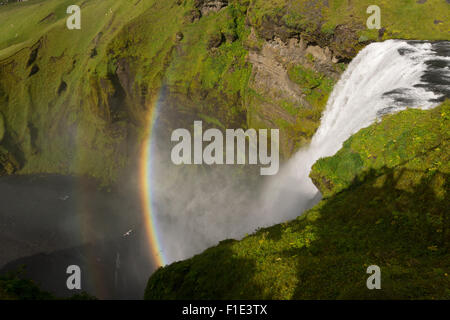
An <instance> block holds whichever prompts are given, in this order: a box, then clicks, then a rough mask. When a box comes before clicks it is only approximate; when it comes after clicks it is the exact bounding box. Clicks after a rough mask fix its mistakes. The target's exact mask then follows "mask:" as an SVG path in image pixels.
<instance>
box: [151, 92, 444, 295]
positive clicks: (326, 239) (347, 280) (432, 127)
mask: <svg viewBox="0 0 450 320" xmlns="http://www.w3.org/2000/svg"><path fill="white" fill-rule="evenodd" d="M449 114H450V102H449V101H447V102H446V103H445V104H444V105H442V106H441V107H438V108H436V109H434V110H430V111H419V110H407V111H404V112H401V113H399V114H396V115H392V116H388V117H387V118H386V119H385V120H384V121H383V122H381V123H380V124H374V125H372V126H371V127H369V128H367V129H363V130H361V131H360V132H359V133H357V134H356V135H355V136H354V137H352V138H351V139H350V140H348V141H347V142H346V144H345V147H344V148H343V149H342V150H341V151H340V152H339V153H338V155H336V156H335V157H331V158H327V159H324V160H321V161H320V162H319V164H320V165H319V164H317V165H316V166H315V167H314V170H313V175H314V176H316V177H317V176H320V177H323V178H324V179H327V180H330V181H335V180H337V179H338V178H336V177H335V176H334V174H339V175H341V173H342V175H343V177H340V176H339V178H340V179H341V180H339V181H345V183H344V182H340V184H336V185H337V186H338V187H336V188H334V189H332V191H330V192H329V193H328V197H326V198H325V199H324V200H322V201H321V202H320V203H319V204H318V205H317V206H316V207H314V208H313V209H311V210H310V211H308V212H307V213H306V214H304V215H302V216H300V217H299V218H297V219H296V220H293V221H290V222H286V223H283V224H279V225H276V226H274V227H271V228H267V229H261V230H259V231H257V232H256V233H255V234H253V235H250V236H248V237H246V238H244V239H243V240H242V241H233V240H228V241H224V242H222V243H220V244H219V245H218V246H216V247H213V248H210V249H208V250H206V251H205V252H204V253H202V254H200V255H197V256H195V257H193V258H191V259H189V260H186V261H182V262H177V263H174V264H172V265H170V266H167V267H164V268H160V269H159V270H158V271H157V272H156V273H155V274H154V275H153V276H152V277H151V278H150V280H149V283H148V286H147V290H146V294H145V298H147V299H180V298H182V299H183V298H196V299H230V298H231V299H260V298H266V299H336V298H339V299H340V298H343V299H346V298H348V299H359V298H386V299H391V298H402V299H449V298H450V290H449V289H448V288H450V279H449V277H448V273H449V271H450V255H449V252H448V246H449V240H450V229H449V227H450V221H449V218H448V212H449V206H448V203H449V197H448V192H449V190H450V189H449V180H448V179H449V173H450V167H449V156H450V154H449V148H448V142H449V132H448V128H449ZM394 145H395V146H394ZM386 146H390V147H388V148H387V147H386ZM367 148H370V150H367ZM389 148H390V149H389ZM388 149H389V150H388ZM368 152H369V153H370V154H369V155H368ZM357 158H358V159H368V160H367V161H365V160H361V161H359V160H358V161H354V159H357ZM355 163H358V166H356V168H357V170H355V169H354V168H355ZM336 164H337V165H338V166H339V168H338V169H337V170H338V171H336V168H335V167H336ZM361 164H362V165H361ZM338 191H340V192H338ZM372 264H375V265H378V266H380V268H381V272H382V290H373V291H370V290H368V289H367V288H366V279H367V277H368V275H367V274H366V273H365V272H366V268H367V267H368V266H369V265H372Z"/></svg>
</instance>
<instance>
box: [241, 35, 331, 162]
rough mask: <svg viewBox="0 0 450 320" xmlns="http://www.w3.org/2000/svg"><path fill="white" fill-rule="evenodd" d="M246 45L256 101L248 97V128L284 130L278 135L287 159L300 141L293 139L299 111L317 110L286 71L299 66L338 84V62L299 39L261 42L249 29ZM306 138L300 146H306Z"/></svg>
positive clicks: (297, 138) (296, 137) (321, 50)
mask: <svg viewBox="0 0 450 320" xmlns="http://www.w3.org/2000/svg"><path fill="white" fill-rule="evenodd" d="M255 43H260V46H256V45H253V46H252V45H250V44H255ZM248 44H249V56H248V60H249V62H250V63H252V65H253V71H252V77H251V79H250V82H249V88H250V89H251V92H254V93H256V96H258V97H259V98H257V97H255V96H254V95H253V96H252V95H251V94H250V96H251V98H249V103H248V109H249V113H248V122H249V125H250V127H278V128H280V129H283V130H281V132H280V133H281V153H282V155H283V156H284V157H289V156H290V155H291V154H292V153H293V152H294V151H295V150H296V149H297V148H298V147H299V145H298V144H297V145H296V142H299V139H302V137H301V135H299V136H295V135H296V134H297V133H298V131H296V130H295V126H296V125H297V120H298V114H299V113H300V112H301V110H302V109H310V110H311V109H316V108H318V106H316V105H313V104H312V103H311V102H309V101H308V99H306V96H305V91H304V89H305V88H302V87H301V86H299V85H298V84H297V83H295V82H294V81H292V80H291V79H290V77H289V74H288V71H289V69H290V68H292V67H294V66H296V65H302V66H307V67H308V68H310V69H311V70H315V71H317V72H318V73H320V74H323V75H326V76H327V77H329V78H332V79H335V80H337V79H338V77H339V74H340V72H339V71H338V69H337V68H336V66H335V63H336V62H337V60H336V58H335V57H333V56H332V53H331V50H330V49H329V48H328V47H325V48H321V47H320V46H316V45H308V42H307V41H305V40H304V39H303V38H302V37H298V38H288V39H287V40H286V41H283V40H282V39H281V38H278V37H275V38H274V39H273V40H261V39H258V35H257V33H256V31H255V29H252V31H251V34H250V36H249V39H248ZM286 105H289V106H290V108H286V107H285V106H286ZM305 138H306V139H304V141H303V142H300V144H302V143H304V142H306V140H307V137H305Z"/></svg>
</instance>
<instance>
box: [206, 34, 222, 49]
mask: <svg viewBox="0 0 450 320" xmlns="http://www.w3.org/2000/svg"><path fill="white" fill-rule="evenodd" d="M223 41H224V36H223V33H222V32H217V33H214V34H212V35H211V37H210V38H209V40H208V49H212V48H218V47H220V45H221V44H222V42H223Z"/></svg>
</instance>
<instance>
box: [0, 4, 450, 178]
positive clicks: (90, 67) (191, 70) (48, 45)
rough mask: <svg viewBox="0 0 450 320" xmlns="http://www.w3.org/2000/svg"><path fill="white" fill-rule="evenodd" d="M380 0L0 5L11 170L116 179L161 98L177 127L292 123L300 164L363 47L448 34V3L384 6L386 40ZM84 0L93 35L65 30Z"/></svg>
mask: <svg viewBox="0 0 450 320" xmlns="http://www.w3.org/2000/svg"><path fill="white" fill-rule="evenodd" d="M369 2H370V1H358V2H354V1H286V0H277V1H270V2H267V1H262V0H261V1H259V0H257V1H251V2H250V1H246V0H230V1H215V0H214V1H207V0H195V1H194V0H192V1H191V0H185V1H182V0H171V1H165V2H164V3H162V2H158V1H135V2H134V3H130V2H129V1H113V0H106V1H100V0H94V1H90V2H83V1H75V2H73V1H57V0H47V1H28V2H21V3H12V4H7V5H4V6H1V7H0V18H1V19H0V21H2V30H4V32H2V35H1V36H0V174H13V173H36V172H48V173H63V174H69V173H70V174H87V175H90V176H94V177H97V178H99V179H100V180H101V181H102V182H103V183H104V184H110V183H112V182H113V181H115V180H116V179H117V177H118V175H119V173H120V172H121V170H122V169H124V168H126V167H127V166H128V165H130V164H132V161H133V159H134V158H136V156H137V154H138V152H139V148H140V145H141V143H142V141H143V139H144V138H145V137H146V133H147V132H146V129H147V128H146V127H147V125H148V124H147V120H146V118H147V116H148V114H149V112H150V111H152V110H153V108H155V105H156V104H157V102H158V101H159V102H161V103H163V104H164V106H162V107H161V108H162V109H164V110H167V113H166V114H162V115H161V117H162V120H161V121H162V122H164V123H165V124H166V126H167V131H170V130H171V129H172V128H176V127H180V126H183V127H188V126H190V125H191V124H192V121H191V120H192V119H194V118H195V119H197V120H198V119H199V118H201V119H202V120H204V122H205V123H206V125H207V126H214V127H218V128H222V129H223V128H236V127H242V128H247V127H253V128H261V127H271V128H280V129H281V130H280V133H281V151H282V157H284V158H288V157H289V156H290V155H291V154H292V153H293V152H294V151H295V150H296V149H298V148H299V147H300V146H302V145H304V144H305V143H307V142H308V141H309V139H310V138H311V136H312V135H313V133H314V132H315V130H316V129H317V127H318V124H319V121H320V114H321V112H322V110H323V108H324V106H325V103H326V100H327V97H328V95H329V93H330V92H331V90H332V87H333V85H334V83H335V82H336V80H337V79H338V77H339V75H340V74H341V73H342V71H343V70H344V69H345V66H346V63H347V62H348V61H349V60H350V59H351V58H352V57H353V56H354V55H355V54H356V53H357V51H358V50H359V49H360V48H362V47H363V46H364V45H366V44H367V43H369V42H370V41H377V40H382V39H387V38H392V37H402V38H416V39H438V38H440V39H442V38H444V39H445V38H448V21H449V20H450V19H446V17H445V14H446V12H448V11H446V10H443V9H445V8H446V6H448V4H447V3H446V2H445V1H438V0H435V1H425V2H424V3H422V2H421V3H416V2H415V1H410V3H408V6H405V5H404V4H401V5H400V4H396V3H392V4H384V5H383V6H382V14H383V15H382V17H383V23H382V24H383V27H384V28H383V29H382V31H380V32H379V31H377V30H375V31H367V29H365V27H364V26H365V20H366V19H367V16H368V15H367V14H366V13H365V9H366V8H367V6H368V5H369V4H370V3H369ZM72 4H78V5H80V7H81V10H82V22H81V23H82V25H81V30H68V29H67V28H66V26H65V20H66V19H67V16H68V15H67V14H66V8H67V7H68V6H69V5H72ZM383 12H384V13H383ZM25 16H26V17H28V18H27V19H26V21H24V19H23V17H25ZM419 16H420V19H418V17H419ZM17 21H24V22H23V23H21V24H18V23H17ZM411 21H414V23H413V26H411ZM436 21H437V22H436ZM416 22H417V24H419V23H420V25H421V27H420V28H415V27H414V25H415V24H416ZM173 115H175V116H173Z"/></svg>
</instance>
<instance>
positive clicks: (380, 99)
mask: <svg viewBox="0 0 450 320" xmlns="http://www.w3.org/2000/svg"><path fill="white" fill-rule="evenodd" d="M445 45H446V47H445V48H447V50H448V43H446V44H445ZM447 53H448V52H447ZM432 60H434V61H436V60H439V61H442V62H443V67H442V68H441V69H440V70H439V73H440V77H442V79H443V81H444V83H442V84H441V85H442V86H446V90H448V80H449V75H450V70H449V69H450V68H449V66H450V57H448V55H447V56H445V55H439V54H438V53H437V52H436V50H434V48H433V44H432V43H429V42H414V41H409V42H406V41H400V40H388V41H385V42H381V43H373V44H370V45H368V46H367V47H366V48H364V49H363V50H362V51H361V52H360V53H359V54H358V55H357V56H356V58H354V59H353V60H352V62H351V63H350V65H349V66H348V68H347V70H346V71H345V72H344V74H343V75H342V77H341V79H340V80H339V82H338V83H337V84H336V86H335V88H334V90H333V92H332V94H331V96H330V98H329V100H328V103H327V106H326V108H325V111H324V113H323V115H322V119H321V124H320V127H319V129H318V130H317V132H316V134H315V135H314V137H313V138H312V141H311V143H310V145H309V146H308V147H306V148H303V149H301V150H300V151H299V152H298V153H297V154H295V156H294V157H293V158H292V159H291V160H289V162H288V163H287V164H286V166H285V167H284V168H283V170H282V171H281V172H280V173H279V174H278V176H276V177H275V178H274V179H273V180H272V181H270V182H269V183H268V185H267V186H266V187H265V190H264V192H263V197H262V199H263V200H262V202H261V204H259V208H260V210H263V212H265V216H264V224H265V225H270V224H273V223H277V222H281V221H284V220H286V219H291V218H294V217H296V216H298V214H299V213H301V212H302V211H304V210H305V209H308V208H310V207H311V206H312V205H314V204H315V202H317V201H318V198H320V194H319V192H318V190H317V188H316V187H315V186H314V184H313V183H312V181H311V179H310V178H309V173H310V171H311V167H312V165H313V164H314V163H315V162H316V161H317V160H318V159H320V158H323V157H328V156H332V155H334V154H335V153H336V152H337V151H338V150H339V149H340V148H341V147H342V145H343V143H344V142H345V140H347V139H348V138H349V137H350V136H351V135H353V134H355V133H356V132H358V131H359V130H360V129H362V128H365V127H367V126H369V125H370V124H372V123H374V122H375V121H376V120H377V119H378V118H379V117H380V116H381V115H382V114H386V113H392V112H396V111H400V110H403V109H406V108H407V107H414V108H421V109H429V108H433V107H435V106H437V105H438V104H439V102H438V100H439V99H440V98H442V96H443V94H441V93H439V92H433V91H431V90H430V89H429V88H427V86H426V83H424V82H423V81H422V77H423V75H424V73H425V72H426V70H427V68H428V64H427V62H429V61H432ZM435 91H436V90H435Z"/></svg>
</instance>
